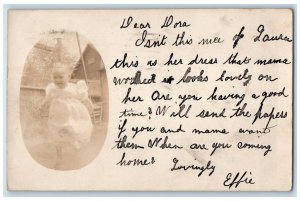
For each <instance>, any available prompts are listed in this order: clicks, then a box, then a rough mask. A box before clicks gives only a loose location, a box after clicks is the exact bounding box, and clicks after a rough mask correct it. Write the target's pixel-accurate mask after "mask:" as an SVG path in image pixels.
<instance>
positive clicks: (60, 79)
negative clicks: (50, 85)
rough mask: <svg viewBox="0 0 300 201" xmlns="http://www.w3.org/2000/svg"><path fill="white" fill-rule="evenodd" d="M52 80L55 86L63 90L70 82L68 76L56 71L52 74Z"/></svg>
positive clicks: (65, 73)
mask: <svg viewBox="0 0 300 201" xmlns="http://www.w3.org/2000/svg"><path fill="white" fill-rule="evenodd" d="M52 79H53V82H54V84H55V85H56V86H58V87H59V88H65V87H66V86H67V84H68V82H69V80H70V75H69V73H67V72H64V71H61V72H60V71H57V72H53V73H52Z"/></svg>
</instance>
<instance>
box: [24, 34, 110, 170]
mask: <svg viewBox="0 0 300 201" xmlns="http://www.w3.org/2000/svg"><path fill="white" fill-rule="evenodd" d="M44 35H45V36H44V37H42V39H41V40H40V41H38V42H37V43H36V44H35V45H34V47H33V48H32V50H31V51H30V52H29V53H28V56H27V59H26V63H25V65H24V70H23V74H22V79H21V87H20V99H21V100H20V118H21V128H22V134H23V140H24V142H25V145H26V147H27V149H28V151H29V153H30V155H31V156H32V157H33V158H34V160H35V161H37V162H38V163H40V164H41V165H43V166H45V167H47V168H51V169H55V170H74V169H79V168H82V167H84V166H85V165H87V164H89V163H90V162H91V161H92V160H93V159H94V158H95V157H96V156H97V155H98V153H99V152H100V150H101V147H102V146H103V143H104V141H105V137H106V130H107V122H108V111H107V110H108V86H107V77H106V72H105V67H104V63H103V61H102V58H101V56H100V54H99V53H98V52H97V50H96V49H95V48H94V46H93V45H92V44H91V43H90V42H89V41H88V40H87V39H85V38H84V37H82V36H81V35H79V34H78V33H77V32H67V31H65V30H60V31H54V30H50V31H48V32H47V33H45V34H44Z"/></svg>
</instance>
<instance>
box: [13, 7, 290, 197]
mask: <svg viewBox="0 0 300 201" xmlns="http://www.w3.org/2000/svg"><path fill="white" fill-rule="evenodd" d="M8 20H9V21H8V81H7V86H8V90H7V97H8V101H7V122H8V125H7V178H8V181H7V182H8V190H38V191H40V190H50V191H51V190H59V191H60V190H74V191H75V190H81V191H96V190H97V191H107V190H109V191H120V190H122V191H123V190H130V191H165V190H167V191H289V190H291V189H292V151H293V147H292V134H293V133H292V120H293V119H292V116H293V115H292V113H293V108H292V105H293V103H292V100H293V98H292V97H293V93H292V88H293V49H292V48H293V13H292V10H289V9H176V10H173V9H158V10H156V9H152V10H26V11H25V10H10V11H9V16H8Z"/></svg>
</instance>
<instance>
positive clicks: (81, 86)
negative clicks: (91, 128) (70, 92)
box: [77, 80, 93, 114]
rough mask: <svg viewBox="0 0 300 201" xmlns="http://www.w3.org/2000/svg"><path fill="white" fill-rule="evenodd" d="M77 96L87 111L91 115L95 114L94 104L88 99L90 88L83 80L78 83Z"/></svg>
mask: <svg viewBox="0 0 300 201" xmlns="http://www.w3.org/2000/svg"><path fill="white" fill-rule="evenodd" d="M77 94H78V98H79V100H80V101H81V102H82V103H83V104H84V105H85V106H86V108H87V110H88V111H89V113H90V114H91V113H92V112H93V104H92V102H91V100H90V99H89V97H88V87H87V85H86V83H85V81H83V80H79V81H78V82H77Z"/></svg>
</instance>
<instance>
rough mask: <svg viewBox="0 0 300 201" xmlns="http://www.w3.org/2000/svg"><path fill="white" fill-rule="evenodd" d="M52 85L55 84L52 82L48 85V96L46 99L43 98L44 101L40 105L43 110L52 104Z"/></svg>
mask: <svg viewBox="0 0 300 201" xmlns="http://www.w3.org/2000/svg"><path fill="white" fill-rule="evenodd" d="M52 85H53V84H52V83H51V84H49V85H48V86H47V87H46V90H45V92H46V96H45V97H44V99H43V100H42V102H41V103H40V105H39V109H40V111H41V112H43V111H45V110H46V109H47V108H48V106H49V105H50V101H51V100H50V93H51V91H52V89H53V86H52Z"/></svg>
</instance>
